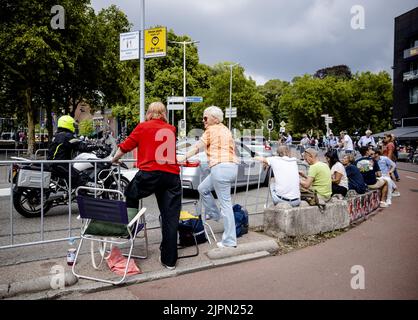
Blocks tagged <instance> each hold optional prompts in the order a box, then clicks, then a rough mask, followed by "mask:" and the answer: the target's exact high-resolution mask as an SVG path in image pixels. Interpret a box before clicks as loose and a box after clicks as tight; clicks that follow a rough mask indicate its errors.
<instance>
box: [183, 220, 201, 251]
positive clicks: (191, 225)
mask: <svg viewBox="0 0 418 320" xmlns="http://www.w3.org/2000/svg"><path fill="white" fill-rule="evenodd" d="M178 231H179V246H180V247H190V246H194V245H195V242H194V237H193V233H194V235H195V237H196V241H197V243H198V244H199V243H204V242H206V241H207V239H206V235H205V229H204V227H203V222H202V219H201V218H200V216H199V219H188V220H184V221H180V222H179V226H178Z"/></svg>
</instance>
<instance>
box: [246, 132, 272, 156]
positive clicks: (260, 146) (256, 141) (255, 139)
mask: <svg viewBox="0 0 418 320" xmlns="http://www.w3.org/2000/svg"><path fill="white" fill-rule="evenodd" d="M240 141H241V142H242V143H244V144H245V145H246V146H247V147H248V148H250V149H251V150H252V151H254V152H255V153H256V154H257V155H258V156H262V157H271V156H273V150H272V148H271V145H270V144H269V143H268V141H267V140H266V138H264V137H263V136H250V137H246V136H244V137H241V138H240Z"/></svg>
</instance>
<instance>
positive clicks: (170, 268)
mask: <svg viewBox="0 0 418 320" xmlns="http://www.w3.org/2000/svg"><path fill="white" fill-rule="evenodd" d="M158 260H159V261H160V264H161V265H162V266H163V267H164V268H166V269H168V270H175V269H176V266H174V267H170V266H167V265H166V264H164V263H162V262H161V257H159V258H158Z"/></svg>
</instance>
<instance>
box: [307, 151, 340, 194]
mask: <svg viewBox="0 0 418 320" xmlns="http://www.w3.org/2000/svg"><path fill="white" fill-rule="evenodd" d="M303 156H304V158H305V160H306V162H307V163H308V164H309V166H310V167H309V171H308V175H305V174H304V173H303V172H302V171H299V175H300V176H301V178H300V185H301V187H302V190H301V191H302V192H306V191H307V192H312V191H313V192H316V194H317V195H318V198H320V199H322V200H324V201H328V200H330V199H331V195H332V187H331V170H330V169H329V167H328V166H327V165H326V164H325V163H323V162H321V161H319V159H318V151H316V150H315V149H313V148H309V149H307V150H306V151H305V152H304V154H303Z"/></svg>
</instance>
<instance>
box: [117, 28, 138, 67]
mask: <svg viewBox="0 0 418 320" xmlns="http://www.w3.org/2000/svg"><path fill="white" fill-rule="evenodd" d="M119 59H120V61H125V60H133V59H139V31H134V32H126V33H121V34H119Z"/></svg>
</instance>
